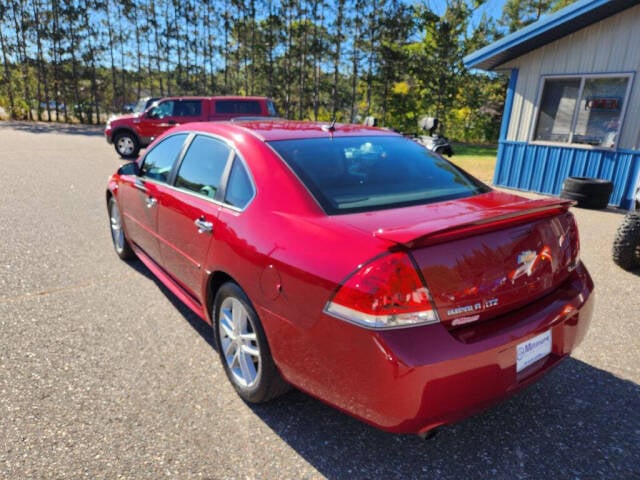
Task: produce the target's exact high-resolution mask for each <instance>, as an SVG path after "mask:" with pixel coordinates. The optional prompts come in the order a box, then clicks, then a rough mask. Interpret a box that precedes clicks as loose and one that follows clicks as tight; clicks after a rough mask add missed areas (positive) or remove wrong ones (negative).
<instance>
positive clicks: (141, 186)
mask: <svg viewBox="0 0 640 480" xmlns="http://www.w3.org/2000/svg"><path fill="white" fill-rule="evenodd" d="M133 186H134V187H135V188H137V189H138V190H140V191H141V192H143V193H147V187H146V186H145V184H144V183H142V181H141V180H140V179H136V181H135V182H134V184H133Z"/></svg>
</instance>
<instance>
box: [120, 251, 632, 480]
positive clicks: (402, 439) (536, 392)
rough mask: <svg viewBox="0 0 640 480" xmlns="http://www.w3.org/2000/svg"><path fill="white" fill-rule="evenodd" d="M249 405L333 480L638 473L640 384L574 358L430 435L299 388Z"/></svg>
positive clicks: (197, 323) (201, 326)
mask: <svg viewBox="0 0 640 480" xmlns="http://www.w3.org/2000/svg"><path fill="white" fill-rule="evenodd" d="M129 266H130V267H131V268H133V269H134V270H136V271H137V272H139V273H140V274H142V275H144V276H145V277H147V278H149V279H150V280H153V281H154V282H155V284H156V285H157V286H158V288H159V289H160V291H162V293H164V295H165V296H166V297H167V298H168V299H169V301H170V302H171V303H172V304H173V305H174V306H175V308H176V309H177V310H178V311H179V312H180V313H181V314H182V316H183V317H184V318H185V320H186V321H187V322H188V323H189V324H190V325H191V326H192V327H193V328H194V330H196V332H198V333H199V334H200V335H201V337H202V338H203V340H204V341H206V342H207V343H209V345H211V346H212V347H214V343H213V333H212V329H211V328H210V327H209V326H208V325H207V324H206V323H205V322H203V321H202V320H201V319H200V318H199V317H198V316H197V315H195V314H194V313H193V312H191V310H189V309H188V308H187V307H186V306H184V304H182V302H181V301H180V300H178V299H177V297H175V296H174V295H173V293H171V291H170V290H169V289H167V288H166V287H165V286H164V285H163V284H162V283H161V282H160V281H159V280H157V279H156V278H155V276H154V275H153V274H152V273H151V272H150V271H149V270H148V269H147V267H146V266H145V265H144V264H143V263H142V262H140V261H133V262H129ZM214 348H215V347H214ZM249 407H250V408H251V410H252V411H253V412H254V413H255V415H256V416H257V417H259V418H260V419H261V420H262V421H263V422H264V423H265V424H266V425H267V426H268V427H269V428H270V429H271V430H272V431H273V432H274V433H275V434H276V435H278V436H279V437H280V438H281V439H282V440H284V441H285V442H286V443H287V444H288V445H289V446H290V447H291V448H292V449H293V450H295V451H296V453H297V454H299V455H300V456H301V457H303V458H304V459H305V460H306V461H307V462H308V463H309V464H310V465H312V466H313V467H314V468H315V469H316V470H318V472H320V474H321V475H323V476H324V477H326V478H329V479H344V478H349V479H372V478H384V479H413V478H416V479H418V478H419V479H424V478H437V479H460V478H465V479H487V478H491V479H505V480H507V479H508V480H511V479H544V478H549V479H552V478H553V479H556V478H558V479H560V478H562V479H565V478H566V479H574V478H579V479H581V480H591V479H609V478H616V479H633V478H636V479H637V478H640V386H638V385H637V384H635V383H633V382H631V381H627V380H624V379H622V378H619V377H616V376H615V375H613V374H611V373H609V372H606V371H603V370H600V369H597V368H595V367H592V366H591V365H589V364H587V363H584V362H582V361H580V360H576V359H574V358H568V359H567V360H565V361H564V362H562V363H561V364H560V365H559V366H558V367H557V368H555V369H554V370H553V371H552V372H550V373H549V375H547V376H546V377H544V378H543V379H542V380H541V381H539V382H538V383H536V384H534V385H532V386H530V387H529V388H527V389H525V390H524V391H522V392H520V393H518V394H517V395H515V396H514V397H512V398H510V399H508V400H506V401H505V402H502V403H500V404H498V405H496V406H494V407H493V408H491V409H489V410H487V411H485V412H483V413H480V414H478V415H476V416H473V417H471V418H469V419H466V420H464V421H461V422H459V423H456V424H453V425H448V426H445V427H442V428H441V429H440V430H439V431H438V433H437V435H436V436H435V437H433V438H430V439H427V440H422V439H420V438H419V437H418V436H416V435H395V434H390V433H386V432H383V431H381V430H378V429H376V428H373V427H371V426H369V425H367V424H365V423H363V422H360V421H358V420H356V419H354V418H352V417H350V416H348V415H346V414H344V413H341V412H340V411H338V410H336V409H335V408H332V407H330V406H328V405H325V404H324V403H322V402H320V401H319V400H317V399H315V398H313V397H311V396H309V395H307V394H305V393H302V392H300V391H298V390H295V389H294V390H292V391H291V392H290V393H288V394H286V395H284V396H283V397H280V398H278V399H276V400H274V401H272V402H269V403H267V404H262V405H250V406H249Z"/></svg>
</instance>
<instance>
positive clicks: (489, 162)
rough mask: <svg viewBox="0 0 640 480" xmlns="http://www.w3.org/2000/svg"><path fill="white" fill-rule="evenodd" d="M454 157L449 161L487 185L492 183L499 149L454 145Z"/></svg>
mask: <svg viewBox="0 0 640 480" xmlns="http://www.w3.org/2000/svg"><path fill="white" fill-rule="evenodd" d="M453 152H454V154H453V156H452V157H451V158H450V159H449V160H451V162H452V163H454V164H456V165H458V166H459V167H460V168H463V169H464V170H466V171H467V172H469V173H470V174H471V175H473V176H474V177H477V178H478V179H480V180H482V181H483V182H485V183H492V181H493V172H494V170H495V168H496V155H497V153H498V147H497V146H493V145H467V144H464V143H454V144H453Z"/></svg>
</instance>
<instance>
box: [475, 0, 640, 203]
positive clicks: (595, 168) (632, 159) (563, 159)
mask: <svg viewBox="0 0 640 480" xmlns="http://www.w3.org/2000/svg"><path fill="white" fill-rule="evenodd" d="M465 64H466V65H467V67H469V68H480V69H484V70H494V71H507V72H510V75H511V76H510V82H509V89H508V91H507V97H506V103H505V111H504V116H503V120H502V129H501V132H500V145H499V148H498V158H497V163H496V171H495V175H494V183H495V184H496V185H502V186H506V187H511V188H517V189H522V190H531V191H536V192H541V193H548V194H558V193H559V192H560V190H561V188H562V183H563V181H564V179H565V178H566V177H569V176H572V177H594V178H602V179H607V180H611V181H612V182H613V193H612V194H611V198H610V200H609V203H610V204H611V205H615V206H620V207H623V208H630V207H631V205H632V204H633V195H634V192H635V190H636V188H637V186H638V185H639V177H640V85H638V84H637V83H638V80H639V79H638V78H636V77H637V76H638V71H639V70H640V1H638V0H634V1H631V0H609V1H604V0H580V1H578V2H576V3H574V4H572V5H570V6H568V7H566V8H564V9H562V10H560V11H558V12H556V13H554V14H552V15H550V16H547V17H543V18H542V19H540V20H539V21H538V22H536V23H534V24H532V25H529V26H527V27H526V28H523V29H522V30H519V31H517V32H515V33H513V34H511V35H508V36H507V37H504V38H502V39H501V40H499V41H497V42H495V43H493V44H491V45H489V46H487V47H485V48H483V49H481V50H478V51H477V52H474V53H473V54H471V55H469V56H467V57H466V58H465Z"/></svg>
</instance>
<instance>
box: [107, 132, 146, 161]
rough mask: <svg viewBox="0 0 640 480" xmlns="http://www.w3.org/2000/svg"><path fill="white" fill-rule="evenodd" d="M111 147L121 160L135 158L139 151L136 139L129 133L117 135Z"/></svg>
mask: <svg viewBox="0 0 640 480" xmlns="http://www.w3.org/2000/svg"><path fill="white" fill-rule="evenodd" d="M113 146H114V147H115V149H116V152H117V153H118V155H120V156H121V157H122V158H135V157H137V156H138V152H139V151H140V143H139V142H138V139H137V138H136V136H135V135H134V134H133V133H130V132H122V133H118V134H117V135H116V136H115V138H114V140H113Z"/></svg>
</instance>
